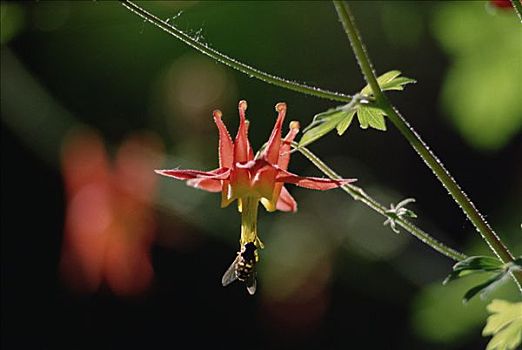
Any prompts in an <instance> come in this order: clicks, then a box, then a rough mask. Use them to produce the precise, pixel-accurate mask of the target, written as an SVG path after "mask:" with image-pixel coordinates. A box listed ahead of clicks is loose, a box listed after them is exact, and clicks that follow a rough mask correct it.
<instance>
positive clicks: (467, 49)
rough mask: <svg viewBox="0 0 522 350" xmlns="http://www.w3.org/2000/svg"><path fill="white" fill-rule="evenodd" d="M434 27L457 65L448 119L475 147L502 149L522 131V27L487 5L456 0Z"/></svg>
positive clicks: (445, 100)
mask: <svg viewBox="0 0 522 350" xmlns="http://www.w3.org/2000/svg"><path fill="white" fill-rule="evenodd" d="M432 28H433V31H434V36H435V37H436V39H437V40H438V41H439V43H440V45H441V46H442V48H443V49H444V50H445V51H446V53H447V54H448V56H449V57H450V59H451V61H452V62H453V64H452V65H451V66H450V68H449V69H448V70H447V72H446V74H445V75H446V76H445V78H444V83H443V86H442V93H441V99H442V101H441V102H442V104H443V107H444V110H445V112H446V115H447V117H448V118H449V119H450V121H451V123H452V124H453V125H454V126H455V127H456V129H457V130H458V132H459V133H460V134H461V135H462V136H463V137H464V139H465V140H466V141H467V142H468V143H469V144H470V145H472V146H474V147H476V148H480V149H484V150H496V149H499V148H501V147H502V146H504V145H505V144H507V143H508V142H509V141H510V140H511V139H513V138H514V137H516V136H517V135H518V134H519V133H520V130H521V128H522V103H520V91H521V89H522V84H521V79H520V67H521V66H522V45H520V42H521V38H522V26H521V25H520V23H517V20H516V17H515V16H514V15H513V14H512V13H509V14H506V15H502V14H501V13H499V14H497V15H492V14H490V13H487V12H486V11H484V5H483V4H482V3H481V2H471V3H468V2H459V1H451V2H442V3H441V4H440V5H439V7H438V11H437V13H436V16H435V18H434V22H433V26H432ZM485 28H487V30H485ZM456 33H458V35H456Z"/></svg>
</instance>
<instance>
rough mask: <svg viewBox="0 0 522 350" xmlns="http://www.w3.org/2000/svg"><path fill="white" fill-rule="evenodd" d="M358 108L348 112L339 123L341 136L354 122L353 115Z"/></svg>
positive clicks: (338, 130)
mask: <svg viewBox="0 0 522 350" xmlns="http://www.w3.org/2000/svg"><path fill="white" fill-rule="evenodd" d="M355 112H356V110H355V109H354V110H351V111H349V112H348V114H347V115H346V116H345V117H344V119H343V120H341V122H340V123H339V124H337V134H338V135H339V136H341V135H342V134H344V132H345V131H346V130H347V129H348V127H349V126H350V124H351V123H352V120H353V116H354V115H355Z"/></svg>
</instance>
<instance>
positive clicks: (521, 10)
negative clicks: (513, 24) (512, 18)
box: [511, 0, 522, 22]
mask: <svg viewBox="0 0 522 350" xmlns="http://www.w3.org/2000/svg"><path fill="white" fill-rule="evenodd" d="M511 3H512V4H513V8H514V9H515V12H516V13H517V15H518V18H519V19H520V22H522V0H511Z"/></svg>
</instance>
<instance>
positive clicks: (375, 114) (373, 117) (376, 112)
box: [357, 105, 386, 131]
mask: <svg viewBox="0 0 522 350" xmlns="http://www.w3.org/2000/svg"><path fill="white" fill-rule="evenodd" d="M357 119H359V124H360V126H361V128H363V129H366V128H368V126H371V127H372V128H374V129H378V130H382V131H385V130H386V122H385V121H384V112H383V111H382V110H380V109H378V108H373V107H367V106H362V105H361V106H359V108H358V109H357Z"/></svg>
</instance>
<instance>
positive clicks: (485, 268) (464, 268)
mask: <svg viewBox="0 0 522 350" xmlns="http://www.w3.org/2000/svg"><path fill="white" fill-rule="evenodd" d="M503 269H504V264H503V263H502V261H500V260H499V259H497V258H494V257H492V256H470V257H469V258H467V259H464V260H462V261H459V262H458V263H456V264H455V265H454V266H453V272H452V273H450V274H449V276H448V277H446V279H445V280H444V282H442V284H446V283H448V282H450V281H453V280H455V279H457V278H461V277H464V276H467V275H470V274H473V273H481V272H494V271H502V270H503Z"/></svg>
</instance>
